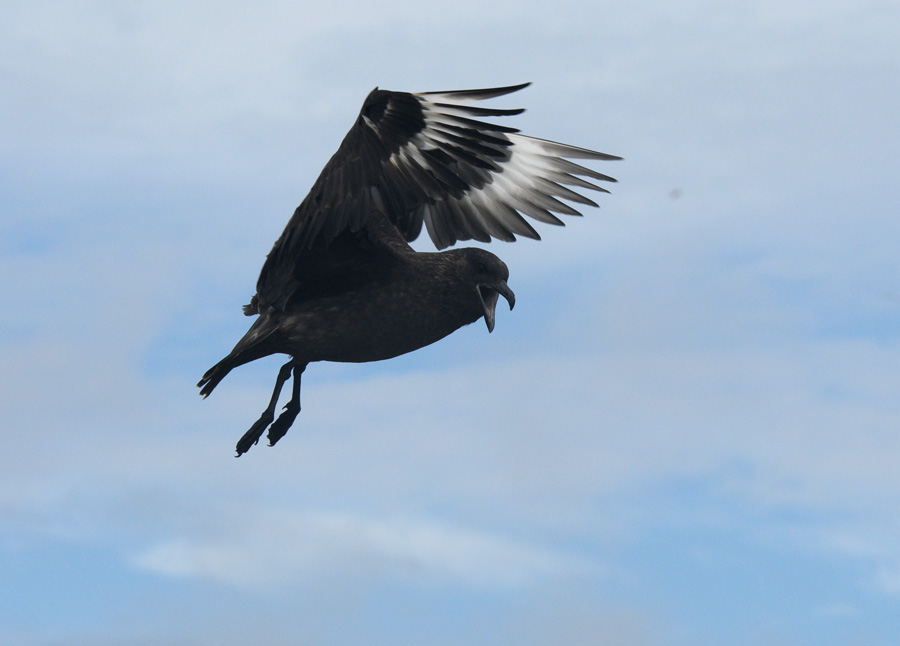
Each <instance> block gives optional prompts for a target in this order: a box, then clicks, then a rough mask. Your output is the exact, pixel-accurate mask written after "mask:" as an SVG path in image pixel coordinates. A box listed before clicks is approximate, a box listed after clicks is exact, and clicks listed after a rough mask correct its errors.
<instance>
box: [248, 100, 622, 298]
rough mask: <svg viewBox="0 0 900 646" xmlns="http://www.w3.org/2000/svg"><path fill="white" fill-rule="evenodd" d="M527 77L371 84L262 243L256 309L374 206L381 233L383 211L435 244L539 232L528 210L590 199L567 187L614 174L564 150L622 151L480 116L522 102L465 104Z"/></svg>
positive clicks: (405, 230)
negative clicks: (474, 82)
mask: <svg viewBox="0 0 900 646" xmlns="http://www.w3.org/2000/svg"><path fill="white" fill-rule="evenodd" d="M527 85H528V83H523V84H520V85H511V86H506V87H495V88H485V89H475V90H450V91H441V92H421V93H415V94H413V93H409V92H391V91H388V90H381V89H378V88H376V89H375V90H373V91H372V92H371V93H370V94H369V96H368V97H367V98H366V100H365V102H364V103H363V107H362V109H361V111H360V113H359V116H358V118H357V120H356V122H355V123H354V125H353V127H352V128H351V129H350V131H349V132H348V133H347V136H346V137H345V138H344V141H343V142H342V143H341V145H340V147H339V148H338V150H337V152H336V153H335V154H334V156H333V157H332V158H331V159H330V160H329V162H328V163H327V164H326V165H325V168H324V169H323V170H322V173H321V174H320V175H319V178H318V179H317V180H316V182H315V184H314V185H313V187H312V189H311V190H310V193H309V195H307V197H306V198H305V199H304V200H303V202H302V203H301V204H300V206H298V207H297V209H296V210H295V211H294V215H293V216H292V217H291V219H290V221H289V222H288V225H287V227H286V228H285V230H284V233H282V235H281V237H280V238H279V239H278V241H277V242H276V243H275V246H274V247H273V249H272V251H271V252H270V253H269V255H268V257H267V259H266V263H265V265H264V266H263V269H262V272H261V273H260V277H259V281H258V283H257V301H258V304H259V307H260V308H264V307H277V308H280V309H283V308H284V306H285V304H286V303H287V302H288V301H289V300H290V298H291V295H292V294H294V293H296V292H297V291H298V289H299V286H301V285H302V284H303V280H304V278H303V277H304V274H305V273H307V272H309V271H310V270H311V269H310V267H309V263H310V262H312V261H313V259H314V258H315V259H320V258H321V257H322V253H323V250H327V248H328V247H329V245H330V244H331V243H332V241H334V240H336V239H337V238H338V237H341V240H347V236H346V235H345V233H347V232H349V233H351V234H355V233H357V232H359V231H361V230H363V229H366V228H371V225H370V224H369V222H370V220H371V218H372V217H373V213H378V214H379V218H380V219H379V225H378V231H379V232H380V233H381V234H384V229H383V226H384V222H383V221H384V217H383V216H381V215H380V214H384V215H386V217H387V221H389V222H390V223H391V224H393V225H394V226H395V227H396V228H397V230H398V231H399V233H400V235H401V236H402V237H403V238H405V239H406V240H407V241H411V240H413V239H415V238H416V237H417V236H418V235H419V233H420V232H421V230H422V225H423V224H424V225H425V228H426V230H427V231H428V235H429V236H430V237H431V239H432V241H433V242H434V244H435V246H437V247H438V248H439V249H440V248H444V247H447V246H450V245H452V244H455V243H456V242H458V241H460V240H479V241H483V242H487V241H490V239H491V238H496V239H499V240H508V241H513V240H515V239H516V236H525V237H529V238H535V239H540V236H539V235H538V232H537V231H536V230H535V229H534V228H533V227H532V226H531V224H530V223H529V222H528V220H527V219H526V217H527V218H531V219H533V220H537V221H540V222H545V223H549V224H554V225H561V224H562V221H561V220H560V219H559V218H558V217H556V215H555V214H566V215H581V214H580V213H579V211H578V210H577V209H576V208H574V207H573V206H571V205H570V204H568V202H572V203H575V204H580V205H585V206H591V207H594V206H597V203H596V202H595V201H593V200H591V199H590V198H588V197H586V196H584V195H582V194H581V193H579V192H578V191H577V190H575V189H587V190H592V191H599V192H608V191H607V190H606V189H605V188H603V187H601V186H598V185H597V184H595V183H593V181H589V180H594V181H601V182H614V181H615V179H613V178H612V177H610V176H608V175H605V174H603V173H600V172H598V171H595V170H593V169H591V168H588V167H586V166H583V165H581V164H579V163H576V162H573V161H570V160H572V159H579V160H613V159H619V157H616V156H614V155H609V154H606V153H601V152H596V151H593V150H589V149H586V148H580V147H577V146H570V145H567V144H561V143H558V142H554V141H549V140H546V139H538V138H535V137H529V136H527V135H523V134H520V133H519V131H518V130H517V129H516V128H512V127H509V126H504V125H498V124H493V123H489V122H486V121H482V118H486V117H487V118H492V117H506V116H513V115H517V114H520V113H521V112H523V110H522V109H521V108H516V109H499V108H486V107H482V106H476V105H471V102H473V101H481V100H484V99H491V98H495V97H498V96H503V95H505V94H510V93H512V92H516V91H518V90H521V89H522V88H524V87H526V86H527ZM563 200H565V201H563ZM523 216H525V217H523ZM370 237H371V236H370ZM353 239H356V238H353ZM392 242H393V243H396V241H392ZM344 252H345V253H348V252H347V251H346V249H345V250H344Z"/></svg>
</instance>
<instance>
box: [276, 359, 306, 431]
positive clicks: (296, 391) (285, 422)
mask: <svg viewBox="0 0 900 646" xmlns="http://www.w3.org/2000/svg"><path fill="white" fill-rule="evenodd" d="M304 370H306V364H305V363H304V364H302V365H301V364H299V363H298V364H294V383H293V384H292V387H291V400H290V401H289V402H288V403H287V404H285V405H284V412H282V413H281V415H279V416H278V419H276V420H275V423H274V424H272V426H270V427H269V435H268V437H269V446H275V442H277V441H278V440H280V439H281V438H283V437H284V434H285V433H287V432H288V429H289V428H290V427H291V424H293V423H294V419H295V418H296V417H297V413H299V412H300V375H302V374H303V371H304Z"/></svg>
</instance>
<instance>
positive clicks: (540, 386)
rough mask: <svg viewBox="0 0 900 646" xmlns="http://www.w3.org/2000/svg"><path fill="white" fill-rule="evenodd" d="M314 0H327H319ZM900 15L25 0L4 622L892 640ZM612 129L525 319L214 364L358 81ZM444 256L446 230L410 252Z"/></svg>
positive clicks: (599, 139) (14, 157)
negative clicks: (372, 353)
mask: <svg viewBox="0 0 900 646" xmlns="http://www.w3.org/2000/svg"><path fill="white" fill-rule="evenodd" d="M320 4H323V5H325V6H319V5H320ZM898 42H900V5H898V4H897V3H896V2H893V1H887V0H886V1H876V0H871V1H868V0H862V1H860V0H854V1H853V2H850V1H838V2H835V1H825V2H821V1H819V2H805V1H800V2H793V3H789V4H785V3H783V2H774V1H771V2H747V1H739V2H729V3H725V2H722V3H709V2H697V1H692V0H689V1H687V2H680V3H676V4H673V3H662V2H653V1H649V0H647V1H638V2H632V3H608V2H554V3H538V2H525V1H522V0H515V1H510V2H495V3H491V4H489V5H485V3H481V2H466V1H462V2H453V3H431V4H427V3H413V2H400V1H398V2H388V3H380V4H378V5H377V6H376V5H373V4H372V3H368V2H332V3H315V6H314V5H313V4H312V3H309V4H308V5H306V6H305V5H304V4H303V3H288V2H284V3H278V2H261V3H260V2H257V3H253V4H252V5H251V4H250V3H248V4H247V5H246V6H243V5H238V4H236V3H212V2H189V3H175V2H157V3H128V4H122V3H108V2H90V1H85V2H68V3H48V2H29V3H16V2H13V3H5V4H4V5H3V6H2V8H0V87H2V90H0V124H2V126H0V208H2V211H0V266H2V276H3V280H2V281H0V299H2V302H3V303H4V307H3V310H2V314H0V362H2V371H0V393H2V395H0V420H2V440H3V442H2V443H3V449H2V452H0V580H2V581H3V585H2V586H0V642H2V643H4V644H29V645H31V644H41V645H44V644H47V645H57V644H142V643H145V644H190V645H194V644H208V643H218V644H244V643H251V642H252V643H269V644H297V643H302V644H313V645H319V644H322V645H337V644H358V643H369V644H424V643H428V644H458V643H466V644H522V645H526V646H538V645H550V644H573V645H576V646H577V645H580V644H596V643H605V644H615V645H626V646H628V645H651V644H653V645H656V644H659V645H669V644H692V645H695V644H725V643H727V644H736V645H761V644H766V645H769V644H809V645H813V644H815V645H822V644H834V645H844V644H847V645H849V644H895V643H897V641H898V640H900V468H898V466H900V253H898V246H900V217H898V207H900V189H898V184H900V182H898V178H900V173H898V161H897V153H898V142H900V83H898V82H897V80H898V78H900V56H898V49H897V43H898ZM529 80H530V81H533V82H534V85H533V86H532V87H530V88H528V89H527V90H524V91H522V92H520V93H518V94H516V95H512V96H510V97H506V98H501V99H498V100H495V101H493V102H492V105H495V106H502V107H527V108H528V111H527V112H526V113H525V114H523V115H521V116H520V117H516V118H514V119H513V120H507V121H505V123H511V124H513V125H516V126H517V127H520V128H522V129H523V130H524V131H525V132H526V133H529V134H533V135H535V136H540V137H545V138H551V139H556V140H559V141H563V142H567V143H573V144H577V145H582V146H586V147H590V148H595V149H598V150H602V151H605V152H610V153H614V154H619V155H622V156H624V157H625V158H626V160H625V161H623V162H616V163H615V164H613V163H605V164H599V165H598V166H597V168H598V169H599V170H601V171H603V172H609V173H610V174H612V175H614V176H616V177H618V178H619V180H620V183H619V184H617V185H615V186H614V187H612V188H613V194H612V195H610V196H601V202H602V208H601V209H600V210H591V211H589V212H586V217H585V218H583V219H578V220H574V219H571V220H569V221H568V223H569V225H568V226H567V227H565V228H560V229H557V228H552V227H547V226H544V227H542V228H541V229H540V232H541V233H542V234H543V236H544V240H543V241H541V242H539V243H538V242H533V241H528V240H525V241H521V242H518V243H516V244H513V245H509V244H504V243H494V244H493V245H492V246H491V249H492V250H493V251H494V252H495V253H498V254H499V255H501V256H502V257H503V258H504V259H505V260H506V261H507V263H508V264H509V266H510V270H511V274H512V275H511V279H510V285H511V287H512V288H513V289H514V290H515V291H516V295H517V299H518V300H517V306H516V309H515V311H514V312H511V313H510V312H507V311H503V310H501V311H499V312H498V322H497V328H496V329H495V331H494V333H493V334H491V335H488V334H487V332H486V330H485V329H484V326H483V325H482V324H476V325H473V326H470V327H469V328H467V329H465V330H462V331H460V332H458V333H456V334H454V335H453V336H451V337H450V338H448V339H446V340H444V341H442V342H441V343H439V344H436V345H435V346H433V347H430V348H427V349H425V350H422V351H420V352H418V353H415V354H413V355H410V356H407V357H402V358H399V359H396V360H393V361H391V362H383V363H378V364H372V365H362V366H353V365H333V364H322V365H313V366H311V367H310V369H309V370H308V371H307V372H306V374H305V375H304V391H303V392H304V396H303V404H304V408H303V411H302V413H301V414H300V416H299V418H298V420H297V423H296V424H295V425H294V428H293V429H292V430H291V431H290V433H289V434H288V435H287V436H286V437H285V438H284V439H283V440H282V441H281V442H280V443H279V445H278V446H277V447H276V448H274V449H270V448H268V447H265V446H262V445H260V446H257V447H255V448H254V449H253V450H251V452H250V453H249V454H248V455H246V456H244V457H243V458H241V459H240V460H235V459H233V457H232V455H233V447H234V443H235V441H236V440H237V439H238V437H240V435H241V434H242V433H243V432H244V431H245V430H246V428H247V427H248V426H249V424H250V423H251V422H253V421H254V420H255V419H256V417H257V416H258V414H259V412H260V411H261V410H262V408H263V407H264V406H265V403H266V401H267V400H268V396H269V393H270V390H271V387H272V384H273V382H274V378H275V374H276V371H277V367H278V366H279V365H280V363H281V361H282V359H281V358H278V357H274V358H270V359H268V360H266V361H260V362H257V363H255V364H252V365H249V366H245V367H243V368H241V369H240V370H238V371H236V372H234V373H232V375H230V376H229V378H228V379H227V380H226V381H225V382H223V384H222V385H221V386H220V387H219V388H218V389H217V390H216V392H215V393H214V395H213V396H212V397H211V398H210V399H208V400H206V401H201V400H200V398H199V397H198V396H197V393H196V388H195V387H194V384H195V383H196V381H197V379H198V378H199V376H200V375H201V374H202V373H203V372H204V370H206V368H207V367H209V366H210V365H212V363H214V362H215V361H217V360H218V359H219V358H221V356H223V355H224V354H225V353H227V351H228V350H229V349H230V348H231V347H232V345H233V344H234V342H235V341H236V340H237V339H238V338H239V337H240V335H241V334H242V333H243V332H244V330H245V328H246V326H247V324H248V320H247V319H245V318H244V317H243V316H242V315H241V311H240V305H241V304H243V303H245V302H247V299H248V297H249V296H250V295H251V294H252V293H253V289H254V285H255V281H256V277H257V275H258V271H259V268H260V267H261V264H262V261H263V258H264V256H265V254H266V253H267V252H268V250H269V249H270V247H271V244H272V243H273V242H274V240H275V239H276V238H277V236H278V235H279V233H280V232H281V230H282V227H283V226H284V224H285V223H286V221H287V219H288V217H289V216H290V214H291V212H292V210H293V209H294V207H295V206H296V205H297V204H298V203H299V201H300V200H301V199H302V197H303V196H304V195H305V193H306V191H307V189H308V188H309V186H310V185H311V183H312V182H313V180H314V179H315V177H316V175H317V173H318V171H319V169H320V168H321V167H322V166H323V165H324V163H325V161H326V160H327V159H328V157H329V156H330V155H331V154H332V153H333V152H334V150H335V149H336V148H337V145H338V143H339V142H340V140H341V138H342V137H343V135H344V133H345V132H346V130H347V129H348V128H349V127H350V125H351V124H352V121H353V119H354V118H355V116H356V114H357V112H358V109H359V106H360V105H361V102H362V100H363V98H364V97H365V95H366V93H367V92H368V91H369V90H371V89H372V87H374V86H376V85H378V86H381V87H385V88H389V89H406V90H440V89H455V88H465V87H481V86H493V85H500V84H511V83H519V82H523V81H529ZM417 247H418V248H420V249H428V248H429V245H428V243H427V241H424V240H420V241H419V242H418V243H417Z"/></svg>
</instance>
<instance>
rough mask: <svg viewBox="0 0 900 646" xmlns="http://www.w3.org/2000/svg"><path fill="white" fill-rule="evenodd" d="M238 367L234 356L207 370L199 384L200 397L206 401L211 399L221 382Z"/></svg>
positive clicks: (229, 356)
mask: <svg viewBox="0 0 900 646" xmlns="http://www.w3.org/2000/svg"><path fill="white" fill-rule="evenodd" d="M237 365H238V364H236V363H235V362H234V359H233V358H232V356H231V355H228V356H227V357H225V358H224V359H222V360H221V361H220V362H219V363H217V364H216V365H214V366H213V367H212V368H210V369H209V370H207V371H206V372H205V373H204V374H203V379H201V380H200V381H199V382H197V387H198V388H199V389H200V395H201V396H202V397H203V398H204V399H206V398H207V397H209V394H210V393H211V392H212V391H213V389H214V388H215V387H216V386H218V385H219V382H220V381H222V380H223V379H224V378H225V375H227V374H228V373H229V372H231V370H232V368H236V367H237Z"/></svg>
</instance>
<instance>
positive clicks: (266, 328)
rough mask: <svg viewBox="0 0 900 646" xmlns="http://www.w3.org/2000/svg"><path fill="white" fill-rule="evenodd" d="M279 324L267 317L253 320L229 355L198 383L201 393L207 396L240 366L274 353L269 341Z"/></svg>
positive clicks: (207, 372)
mask: <svg viewBox="0 0 900 646" xmlns="http://www.w3.org/2000/svg"><path fill="white" fill-rule="evenodd" d="M276 328H277V325H276V324H274V323H273V322H272V321H270V320H269V319H267V318H265V317H260V318H258V319H256V321H254V322H253V325H251V326H250V329H249V330H247V333H246V334H245V335H244V338H242V339H241V340H240V341H238V342H237V345H236V346H234V350H232V351H231V352H230V353H229V354H228V356H227V357H225V358H224V359H222V360H221V361H220V362H219V363H217V364H216V365H214V366H213V367H212V368H210V369H209V370H207V371H206V373H205V374H204V375H203V378H202V379H201V380H200V381H199V382H198V383H197V387H198V388H199V389H200V394H201V395H202V396H203V397H204V398H206V397H209V394H210V393H211V392H212V391H213V389H214V388H215V387H216V386H218V385H219V382H220V381H222V380H223V379H224V378H225V376H226V375H227V374H228V373H229V372H231V371H232V370H233V369H235V368H237V367H238V366H242V365H244V364H245V363H249V362H250V361H255V360H256V359H260V358H262V357H265V356H267V355H269V354H272V350H271V344H270V343H269V341H270V339H271V338H272V335H273V333H274V332H275V330H276Z"/></svg>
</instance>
